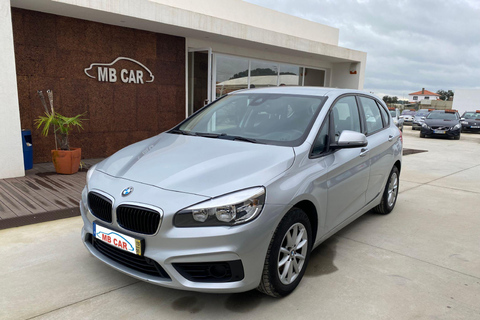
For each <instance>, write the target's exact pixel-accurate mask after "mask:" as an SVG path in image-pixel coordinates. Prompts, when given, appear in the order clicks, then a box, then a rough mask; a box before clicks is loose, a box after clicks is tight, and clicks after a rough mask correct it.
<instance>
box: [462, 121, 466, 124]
mask: <svg viewBox="0 0 480 320" xmlns="http://www.w3.org/2000/svg"><path fill="white" fill-rule="evenodd" d="M460 123H461V124H468V122H467V121H461V122H460Z"/></svg>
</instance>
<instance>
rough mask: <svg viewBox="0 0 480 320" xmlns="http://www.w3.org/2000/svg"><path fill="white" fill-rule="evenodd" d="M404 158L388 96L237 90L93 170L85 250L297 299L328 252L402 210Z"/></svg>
mask: <svg viewBox="0 0 480 320" xmlns="http://www.w3.org/2000/svg"><path fill="white" fill-rule="evenodd" d="M366 114H368V115H369V117H368V121H367V118H366ZM401 159H402V136H401V133H400V131H399V130H398V128H397V127H396V126H395V124H394V123H393V121H392V119H391V116H390V115H389V112H388V109H387V108H386V106H385V105H384V103H383V102H382V100H380V99H379V98H378V97H376V96H373V95H370V94H366V93H364V92H361V91H355V90H340V89H329V88H309V87H278V88H265V89H254V90H246V91H237V92H235V93H232V94H229V95H227V96H224V97H223V98H221V99H218V100H217V101H215V102H213V103H212V104H210V105H208V106H206V107H204V108H203V109H201V110H200V111H198V112H197V113H195V114H194V115H192V116H191V117H189V118H187V119H186V120H185V121H183V122H182V123H180V124H179V125H178V126H176V127H175V128H173V129H171V130H169V131H167V132H164V133H161V134H159V135H157V136H154V137H152V138H149V139H147V140H144V141H141V142H138V143H135V144H133V145H131V146H129V147H126V148H124V149H122V150H120V151H118V152H117V153H116V154H114V155H113V156H111V157H109V158H107V159H105V160H103V161H102V162H100V163H99V164H97V165H96V166H94V167H92V168H91V169H90V170H89V172H88V174H87V185H86V187H85V189H84V190H83V193H82V200H81V203H80V208H81V213H82V218H83V222H84V226H83V229H82V241H83V242H84V244H85V246H86V247H87V249H88V250H89V251H90V252H91V253H92V254H93V255H94V256H95V257H97V258H98V259H100V260H101V261H103V262H104V263H106V264H108V265H110V266H111V267H113V268H114V269H117V270H119V271H121V272H124V273H126V274H129V275H131V276H132V277H135V278H137V279H141V280H144V281H147V282H150V283H152V284H156V285H160V286H165V287H170V288H176V289H183V290H191V291H202V292H242V291H247V290H251V289H255V288H257V289H259V290H260V291H262V292H264V293H266V294H269V295H271V296H275V297H281V296H285V295H287V294H289V293H290V292H292V291H293V290H294V289H295V288H296V287H297V285H298V284H299V282H300V280H301V279H302V277H303V275H304V273H305V269H306V268H307V265H308V261H309V257H310V252H311V251H312V250H313V249H314V248H315V247H317V246H318V245H319V244H321V243H322V242H323V241H325V240H326V239H327V238H328V237H330V236H331V235H333V234H334V233H336V232H337V231H338V230H340V229H341V228H343V227H345V226H346V225H348V224H349V223H351V222H352V221H353V220H355V219H356V218H358V217H360V216H361V215H362V214H364V213H365V212H367V211H369V210H371V209H374V210H375V211H376V212H378V213H381V214H387V213H390V212H391V211H392V210H393V208H394V207H395V203H396V200H397V193H398V186H399V175H400V170H401Z"/></svg>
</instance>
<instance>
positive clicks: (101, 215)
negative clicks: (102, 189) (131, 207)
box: [88, 192, 112, 222]
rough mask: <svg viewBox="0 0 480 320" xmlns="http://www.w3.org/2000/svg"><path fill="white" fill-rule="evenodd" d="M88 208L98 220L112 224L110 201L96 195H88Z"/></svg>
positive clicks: (94, 193) (92, 193) (93, 193)
mask: <svg viewBox="0 0 480 320" xmlns="http://www.w3.org/2000/svg"><path fill="white" fill-rule="evenodd" d="M88 208H89V209H90V211H91V212H92V214H93V215H94V216H95V217H97V218H98V219H100V220H103V221H106V222H112V201H110V199H108V198H106V197H104V196H102V195H100V194H98V193H96V192H90V193H89V194H88Z"/></svg>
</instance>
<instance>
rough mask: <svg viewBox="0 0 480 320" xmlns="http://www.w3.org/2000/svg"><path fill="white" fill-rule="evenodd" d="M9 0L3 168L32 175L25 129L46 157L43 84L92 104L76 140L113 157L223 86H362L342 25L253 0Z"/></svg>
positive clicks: (63, 99)
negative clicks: (41, 125)
mask: <svg viewBox="0 0 480 320" xmlns="http://www.w3.org/2000/svg"><path fill="white" fill-rule="evenodd" d="M221 3H222V6H219V5H218V1H215V0H204V1H188V0H175V1H174V0H110V1H106V0H89V1H87V0H83V1H82V0H80V1H79V0H12V1H8V0H0V10H1V11H0V12H2V13H6V17H5V18H6V19H3V18H2V19H1V21H2V22H1V23H0V44H1V46H0V50H1V53H2V55H1V57H0V62H1V63H2V65H4V66H5V68H4V72H3V74H2V76H1V77H2V83H4V84H5V85H4V86H2V88H1V89H0V98H1V99H2V101H3V102H4V103H3V104H1V105H0V112H1V114H2V117H0V132H1V133H2V137H4V140H3V141H0V163H1V166H0V178H5V177H15V176H22V175H23V174H24V170H23V152H22V142H21V129H22V128H23V129H31V130H32V141H33V154H34V162H36V163H38V162H48V161H51V159H50V150H52V149H54V148H55V143H54V138H53V136H49V137H43V136H41V134H40V132H39V130H36V129H35V128H34V120H35V119H36V118H37V117H38V116H40V115H42V114H43V113H44V112H45V110H44V108H43V106H42V103H41V101H40V98H39V96H38V94H37V91H39V90H43V91H46V90H49V89H50V90H52V91H53V97H54V100H53V105H54V107H55V110H56V111H58V112H59V113H61V114H64V115H66V116H73V115H76V114H80V113H84V112H86V115H85V118H87V119H88V120H87V121H85V125H84V130H83V131H81V132H73V134H72V135H71V138H70V140H71V141H70V144H71V145H72V146H74V147H81V148H82V157H84V158H98V157H106V156H109V155H111V154H113V153H114V152H115V151H117V150H119V149H121V148H123V147H125V146H127V145H129V144H131V143H134V142H136V141H139V140H142V139H145V138H148V137H151V136H153V135H156V134H158V133H160V132H163V131H165V130H168V129H169V128H171V127H172V126H174V125H175V124H177V123H178V122H180V121H182V120H183V119H184V118H185V117H186V116H188V115H190V114H191V113H193V112H195V111H196V110H198V109H200V108H201V107H203V106H204V105H205V104H206V103H209V102H211V101H213V100H215V99H217V98H218V97H220V96H222V95H224V94H226V93H228V92H231V91H234V90H239V89H244V88H252V87H265V86H279V85H299V86H322V87H340V88H353V89H362V88H363V79H364V73H365V63H366V53H364V52H360V51H355V50H351V49H346V48H342V47H339V46H338V33H339V30H338V29H335V28H332V27H329V26H325V25H321V24H317V23H314V22H311V21H306V20H303V19H299V18H296V17H293V16H290V15H286V14H282V13H279V12H276V11H273V10H269V9H265V8H262V7H259V6H256V5H253V4H249V3H246V2H243V1H241V0H224V1H222V2H221Z"/></svg>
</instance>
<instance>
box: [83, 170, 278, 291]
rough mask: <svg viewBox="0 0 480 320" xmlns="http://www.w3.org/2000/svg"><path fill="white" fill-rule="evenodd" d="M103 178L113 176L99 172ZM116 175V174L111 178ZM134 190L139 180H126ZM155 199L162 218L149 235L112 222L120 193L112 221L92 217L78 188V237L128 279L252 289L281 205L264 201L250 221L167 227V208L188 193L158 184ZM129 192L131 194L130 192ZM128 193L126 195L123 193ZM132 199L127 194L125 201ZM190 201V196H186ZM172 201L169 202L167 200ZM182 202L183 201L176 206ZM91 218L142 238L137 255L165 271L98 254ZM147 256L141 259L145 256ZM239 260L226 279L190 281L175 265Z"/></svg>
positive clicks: (194, 287)
mask: <svg viewBox="0 0 480 320" xmlns="http://www.w3.org/2000/svg"><path fill="white" fill-rule="evenodd" d="M105 179H115V178H112V177H109V178H107V177H105ZM117 180H121V179H117ZM128 183H129V184H130V185H132V186H133V187H134V189H135V193H137V194H138V195H141V194H142V193H143V192H142V191H145V188H147V187H148V188H152V187H151V186H144V185H142V184H139V183H133V182H131V181H129V182H128ZM155 192H156V193H157V194H158V196H157V197H156V198H157V199H162V200H161V201H164V202H165V206H164V207H162V210H163V211H164V217H163V221H162V222H161V225H160V227H159V230H158V232H157V233H156V234H154V235H143V234H139V233H135V232H131V231H129V230H126V229H123V228H122V227H121V226H119V225H118V223H117V222H116V214H115V209H116V207H117V206H118V205H119V204H121V201H122V198H121V197H119V198H118V199H115V200H116V201H118V203H116V202H114V205H113V210H112V212H113V213H112V218H113V219H112V222H111V223H110V224H109V223H106V222H103V221H100V220H99V219H98V218H97V217H95V216H94V215H93V214H92V213H91V211H90V210H89V209H88V206H87V205H86V204H87V202H88V200H87V194H88V191H87V188H86V187H85V189H84V190H83V192H82V201H81V203H80V210H81V215H82V218H83V222H84V226H83V228H82V235H81V237H82V241H83V243H84V245H85V246H86V248H87V249H88V250H89V251H90V253H92V254H93V255H94V256H95V257H96V258H98V259H99V260H101V261H102V262H104V263H106V264H107V265H109V266H111V267H112V268H114V269H116V270H118V271H121V272H123V273H126V274H128V275H130V276H132V277H134V278H137V279H140V280H143V281H146V282H150V283H153V284H156V285H160V286H164V287H170V288H176V289H182V290H189V291H200V292H218V293H220V292H224V293H227V292H243V291H248V290H252V289H255V288H256V287H257V286H258V284H259V283H260V280H261V276H262V271H263V265H264V261H265V256H266V253H267V249H268V246H269V244H270V240H271V238H272V236H273V232H274V229H275V227H276V225H277V223H278V221H277V220H278V218H279V217H281V216H282V214H283V210H284V209H285V208H284V206H276V205H267V204H266V205H265V206H264V208H263V211H262V213H261V214H260V215H259V216H258V217H257V218H256V219H255V220H253V221H251V222H249V223H246V224H243V225H239V226H234V227H224V226H221V227H192V228H177V227H174V226H173V213H175V212H177V211H178V210H179V209H181V207H178V208H176V209H173V210H172V209H171V208H172V207H176V206H178V203H180V201H182V202H181V203H185V198H189V195H187V194H182V193H178V192H173V191H168V190H162V189H158V190H155ZM132 195H133V194H132ZM129 198H130V197H129ZM132 200H134V198H131V199H129V202H131V201H132ZM190 201H195V200H193V199H191V200H190ZM172 204H173V205H172ZM182 207H185V206H182ZM93 222H97V223H99V224H102V225H103V226H105V227H108V228H109V229H111V230H114V231H117V232H120V233H123V234H126V235H128V236H131V237H134V238H137V239H143V240H144V243H145V250H144V254H143V256H144V257H146V258H148V259H151V260H153V261H155V262H156V263H158V265H159V266H160V267H161V269H163V270H164V271H165V273H166V275H165V276H154V275H151V274H147V273H144V272H139V271H137V270H134V269H132V268H130V267H128V266H127V265H126V264H122V263H119V262H118V261H115V260H113V259H111V258H109V257H108V256H107V255H105V254H102V252H101V251H99V250H97V248H95V246H94V245H93V244H92V234H93ZM128 254H130V253H128ZM148 259H147V260H148ZM238 261H240V262H241V267H242V268H243V270H242V272H243V274H242V277H241V278H242V279H241V280H238V281H233V280H232V281H229V282H222V281H220V282H198V281H191V280H192V279H190V280H189V279H187V278H189V277H188V275H187V276H185V273H184V275H182V270H179V268H178V266H179V264H205V263H214V262H218V263H220V262H222V263H225V262H227V263H230V262H235V264H236V265H238Z"/></svg>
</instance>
